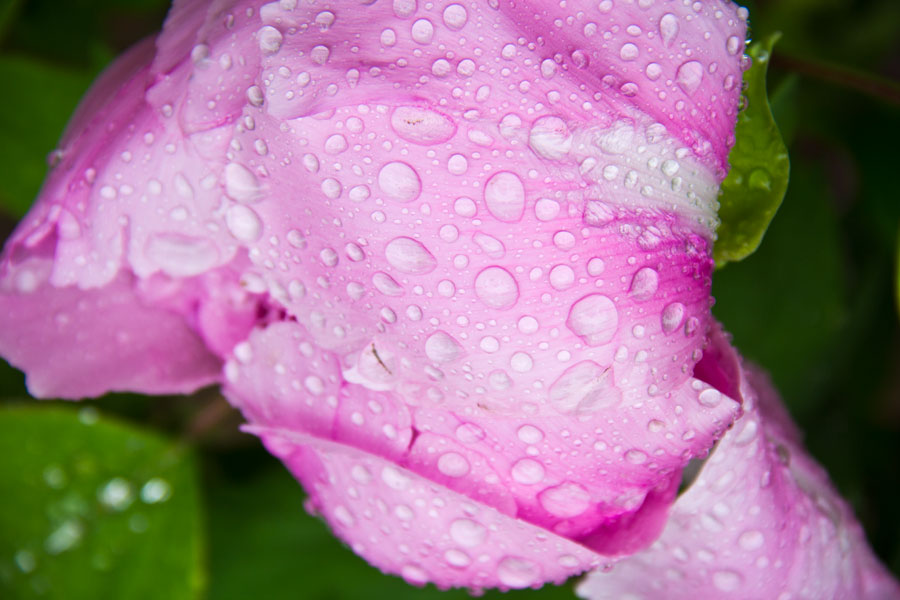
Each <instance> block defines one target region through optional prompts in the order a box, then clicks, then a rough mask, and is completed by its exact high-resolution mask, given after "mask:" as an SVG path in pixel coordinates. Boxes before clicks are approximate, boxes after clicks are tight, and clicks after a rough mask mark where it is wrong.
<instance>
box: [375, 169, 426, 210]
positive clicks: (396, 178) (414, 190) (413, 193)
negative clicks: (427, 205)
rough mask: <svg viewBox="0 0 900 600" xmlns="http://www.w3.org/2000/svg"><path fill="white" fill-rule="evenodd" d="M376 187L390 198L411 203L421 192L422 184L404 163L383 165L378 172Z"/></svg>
mask: <svg viewBox="0 0 900 600" xmlns="http://www.w3.org/2000/svg"><path fill="white" fill-rule="evenodd" d="M378 187H379V188H381V191H383V192H384V193H385V194H387V195H388V196H389V197H390V198H393V199H394V200H397V201H399V202H411V201H412V200H415V199H416V198H418V197H419V194H420V193H421V192H422V182H421V180H420V179H419V174H418V173H416V171H415V169H413V168H412V167H411V166H409V165H408V164H406V163H404V162H399V161H394V162H389V163H387V164H385V165H384V166H383V167H381V170H380V171H379V172H378Z"/></svg>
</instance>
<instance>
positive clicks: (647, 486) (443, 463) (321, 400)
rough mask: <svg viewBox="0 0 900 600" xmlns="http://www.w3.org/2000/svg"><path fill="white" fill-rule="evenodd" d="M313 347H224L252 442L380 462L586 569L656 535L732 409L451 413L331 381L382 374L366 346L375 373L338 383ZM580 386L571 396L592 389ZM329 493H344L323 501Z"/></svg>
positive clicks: (431, 402) (286, 338) (701, 405)
mask: <svg viewBox="0 0 900 600" xmlns="http://www.w3.org/2000/svg"><path fill="white" fill-rule="evenodd" d="M313 339H314V337H313V336H312V335H311V334H309V333H308V332H307V331H305V330H304V328H303V327H302V326H301V325H299V324H298V323H295V322H280V323H273V324H271V325H269V326H268V327H267V328H265V329H258V330H256V331H254V332H253V333H252V334H251V336H250V338H249V340H248V341H247V342H246V343H242V344H239V345H238V346H237V347H235V350H234V357H233V358H232V360H230V361H229V363H228V364H227V366H226V369H225V372H226V378H227V385H226V388H225V392H226V394H227V396H228V397H229V398H230V399H231V401H232V402H233V403H234V404H235V405H237V406H239V407H240V408H242V409H243V411H244V413H245V415H246V416H247V417H248V419H249V420H250V421H251V423H257V424H259V425H258V426H253V427H251V430H252V431H254V432H257V433H260V432H262V435H263V437H265V438H266V439H268V440H270V441H271V436H270V435H269V434H273V435H276V436H279V437H282V438H284V439H287V440H289V441H290V442H291V444H292V448H294V450H296V449H298V448H299V447H301V446H302V447H304V448H305V450H304V451H303V452H305V453H306V454H304V456H307V455H309V453H310V452H312V451H313V450H315V449H317V448H319V447H320V446H322V444H325V447H328V448H334V449H335V450H336V451H337V450H338V449H340V452H341V453H345V454H346V453H349V454H354V455H360V456H363V455H366V456H371V457H378V459H379V460H382V459H385V460H389V461H392V462H393V463H394V464H395V465H397V467H398V468H403V469H405V470H407V471H409V472H410V473H415V474H417V476H419V477H421V478H422V481H427V482H430V485H431V486H432V488H434V489H443V490H444V493H445V494H451V495H453V494H460V495H462V496H464V497H466V498H468V501H469V503H470V504H471V506H473V507H481V508H480V510H481V509H484V510H487V509H490V510H492V511H499V513H502V514H505V515H507V516H508V517H509V518H510V519H515V520H517V521H520V522H521V523H522V524H525V523H527V524H528V525H529V527H534V528H536V529H538V530H543V531H545V532H546V533H545V535H551V536H553V537H559V538H560V539H568V540H570V542H577V543H578V544H580V545H581V546H582V548H583V551H584V552H588V551H589V550H590V551H591V554H593V553H596V554H597V556H596V557H595V558H594V559H592V560H596V561H599V560H601V556H602V557H603V560H604V561H609V560H612V559H613V558H615V557H618V556H621V555H624V554H628V553H631V552H634V551H635V550H638V549H639V548H641V547H643V546H645V545H646V544H648V543H650V542H651V541H652V540H653V539H655V538H656V536H657V535H658V534H659V532H660V531H661V528H662V526H663V525H664V522H665V518H666V514H667V509H668V506H669V504H671V502H672V500H673V499H674V494H675V491H676V490H677V486H678V483H679V482H680V473H681V469H682V468H683V467H684V466H685V465H686V464H687V461H688V460H690V458H691V457H694V456H702V455H704V454H705V452H706V450H707V449H708V448H709V447H710V445H711V444H712V443H713V441H714V440H715V439H716V438H717V437H718V435H720V434H721V432H722V431H723V430H724V429H725V428H726V427H727V426H728V424H729V423H731V421H732V420H733V419H734V416H735V413H736V411H737V410H738V407H737V404H736V403H735V402H733V401H732V400H730V399H728V398H726V397H724V396H723V395H722V394H721V393H720V392H718V391H716V390H715V389H713V388H711V387H709V386H708V385H706V384H704V383H703V382H701V381H699V380H692V381H691V382H690V383H689V384H687V385H684V386H682V387H680V388H678V390H676V391H675V392H672V393H670V394H667V395H665V396H660V397H659V398H654V397H651V398H641V397H640V396H636V397H634V398H631V397H630V395H629V394H628V393H626V394H625V399H626V401H622V400H621V399H620V400H619V401H618V403H616V404H612V405H609V406H600V407H594V408H592V411H591V413H590V414H589V415H582V416H581V418H577V419H576V418H573V417H571V416H560V415H556V416H552V415H550V414H547V415H544V416H543V417H542V416H541V414H540V412H536V413H532V414H528V413H526V414H522V415H519V416H518V417H516V418H513V417H512V416H510V415H503V414H491V413H490V412H488V411H485V410H480V411H478V412H474V411H468V410H466V409H461V410H455V409H454V408H453V407H452V406H451V405H449V403H441V402H436V400H437V398H436V397H432V398H429V397H427V396H425V397H420V398H417V397H416V396H411V395H406V394H401V393H398V392H397V391H387V390H385V391H374V390H371V389H367V388H366V387H364V386H362V385H358V384H354V383H350V382H348V381H347V380H346V379H344V376H346V377H349V378H350V379H351V380H352V379H355V378H357V377H360V376H361V375H360V371H366V370H368V369H372V368H380V369H382V370H383V371H385V372H388V371H390V370H391V369H395V368H396V364H397V363H396V362H395V361H393V360H392V359H391V357H390V355H387V354H384V355H382V354H381V352H380V351H378V349H377V348H375V347H374V346H373V347H370V348H368V349H367V351H366V353H365V354H364V356H366V357H369V358H367V359H366V360H372V361H374V362H375V363H376V364H375V365H367V364H365V363H364V364H362V365H361V366H359V365H358V366H357V367H356V371H355V372H354V371H345V372H344V374H343V375H342V372H341V370H340V363H339V361H338V357H337V356H336V355H335V354H333V353H331V352H328V351H326V350H322V349H319V348H317V347H316V346H315V344H314V343H312V342H313ZM592 377H595V375H589V376H588V377H587V380H586V381H584V382H582V381H581V380H579V383H578V385H580V386H588V388H589V387H590V386H591V385H596V382H592V379H591V378H592ZM601 383H602V381H601ZM572 385H575V384H572ZM601 391H602V390H601ZM594 392H595V393H596V390H594ZM582 393H591V391H590V389H588V390H587V391H584V390H582ZM630 398H631V399H630ZM560 401H563V400H560ZM273 432H274V433H273ZM291 452H293V450H292V451H291ZM313 454H315V452H313ZM288 463H289V466H291V465H292V463H291V462H290V460H288ZM292 468H293V467H292ZM307 475H308V474H307ZM305 477H306V476H305ZM304 482H305V483H307V484H309V479H308V478H305V479H304ZM338 493H344V491H343V490H336V491H332V492H329V495H328V497H329V498H330V497H332V496H333V495H334V494H338ZM395 495H396V496H397V497H398V498H400V497H402V496H403V494H400V493H396V494H395ZM323 502H324V500H323ZM410 502H412V500H410ZM507 534H508V532H507V531H505V530H500V531H497V532H496V533H495V534H494V536H495V538H496V540H497V541H498V542H500V543H502V544H503V545H504V547H506V545H508V547H514V546H515V544H516V540H515V539H512V538H509V537H508V535H507ZM346 535H349V534H345V536H346ZM347 539H348V540H349V541H351V542H352V541H354V540H356V539H359V538H357V537H356V536H355V534H354V536H352V537H349V538H347ZM358 552H359V553H361V554H363V556H365V557H366V558H367V559H368V560H370V561H372V562H373V563H374V564H378V565H381V566H382V568H383V569H385V570H386V571H388V572H392V573H395V574H396V573H401V571H400V569H402V567H403V565H402V564H398V563H396V561H395V560H394V558H390V559H389V557H384V556H382V554H384V553H387V554H391V555H393V554H395V550H394V549H393V548H391V547H389V546H385V545H381V544H365V545H363V546H361V549H359V550H358ZM417 564H418V566H419V568H420V570H421V573H422V574H423V576H427V577H428V580H429V581H435V582H438V583H440V582H442V581H443V580H444V575H442V573H443V570H444V569H445V567H446V565H445V564H444V562H442V561H441V560H436V562H435V561H424V560H423V561H420V562H419V563H417ZM563 567H565V565H563V566H560V567H557V572H559V573H563V572H564V573H566V574H567V575H572V574H576V573H579V572H580V571H581V570H583V568H584V565H583V563H580V562H579V563H572V564H571V565H568V566H567V567H566V568H563ZM536 583H537V582H536ZM447 585H463V580H462V579H453V580H448V582H447ZM472 585H474V586H475V587H478V586H480V585H482V584H480V583H479V584H472ZM484 585H489V584H487V583H485V584H484Z"/></svg>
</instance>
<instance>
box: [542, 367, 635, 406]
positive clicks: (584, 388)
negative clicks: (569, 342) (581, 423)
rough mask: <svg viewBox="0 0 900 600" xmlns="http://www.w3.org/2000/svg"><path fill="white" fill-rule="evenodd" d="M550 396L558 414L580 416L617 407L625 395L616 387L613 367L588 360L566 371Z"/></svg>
mask: <svg viewBox="0 0 900 600" xmlns="http://www.w3.org/2000/svg"><path fill="white" fill-rule="evenodd" d="M548 396H549V399H550V403H551V404H552V405H553V408H554V409H556V410H557V412H560V413H562V414H565V415H576V416H580V415H586V414H590V413H593V412H597V411H599V410H602V409H605V408H608V407H610V406H614V405H616V404H618V403H619V401H620V400H621V399H622V392H621V391H620V390H619V389H618V388H617V387H615V386H614V385H613V381H612V369H611V368H610V367H603V366H601V365H599V364H597V363H595V362H594V361H592V360H585V361H582V362H580V363H578V364H576V365H572V366H571V367H569V368H568V369H566V370H565V372H563V374H562V375H560V376H559V378H558V379H557V380H556V381H554V382H553V384H552V385H551V386H550V389H549V390H548Z"/></svg>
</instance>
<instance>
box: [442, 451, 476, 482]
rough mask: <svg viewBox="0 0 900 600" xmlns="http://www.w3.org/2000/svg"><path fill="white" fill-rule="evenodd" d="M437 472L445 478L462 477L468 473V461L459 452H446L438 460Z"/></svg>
mask: <svg viewBox="0 0 900 600" xmlns="http://www.w3.org/2000/svg"><path fill="white" fill-rule="evenodd" d="M437 467H438V471H440V472H441V473H443V474H444V475H446V476H447V477H462V476H463V475H465V474H467V473H468V472H469V469H470V466H469V461H468V460H466V457H465V456H463V455H462V454H460V453H459V452H446V453H444V454H442V455H441V457H440V458H438V462H437Z"/></svg>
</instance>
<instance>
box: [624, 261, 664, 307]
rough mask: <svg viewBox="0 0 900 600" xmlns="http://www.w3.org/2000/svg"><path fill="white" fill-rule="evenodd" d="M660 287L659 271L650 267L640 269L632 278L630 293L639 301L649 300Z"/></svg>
mask: <svg viewBox="0 0 900 600" xmlns="http://www.w3.org/2000/svg"><path fill="white" fill-rule="evenodd" d="M658 288H659V273H657V272H656V270H655V269H651V268H650V267H644V268H643V269H639V270H638V272H637V273H635V274H634V277H633V278H632V279H631V288H629V290H628V293H630V294H631V297H632V298H634V299H635V300H637V301H639V302H643V301H644V300H649V299H650V298H652V297H653V294H655V293H656V290H657V289H658Z"/></svg>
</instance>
